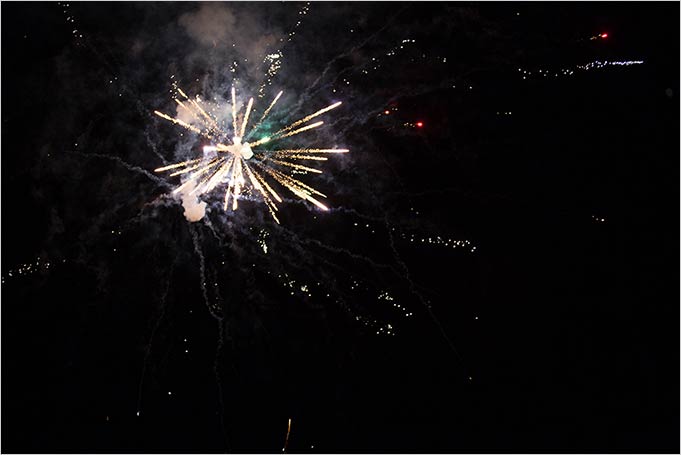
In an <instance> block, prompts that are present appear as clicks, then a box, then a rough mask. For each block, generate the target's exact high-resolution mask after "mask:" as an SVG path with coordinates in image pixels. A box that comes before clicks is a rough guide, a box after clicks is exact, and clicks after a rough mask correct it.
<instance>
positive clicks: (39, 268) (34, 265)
mask: <svg viewBox="0 0 681 455" xmlns="http://www.w3.org/2000/svg"><path fill="white" fill-rule="evenodd" d="M64 262H66V260H64ZM50 265H51V264H50V262H49V261H42V260H41V259H40V258H38V259H36V260H35V262H29V263H27V264H20V265H19V266H18V267H17V268H15V269H11V270H8V271H7V277H8V278H17V277H23V276H29V275H33V274H34V273H38V272H43V271H46V270H49V269H50ZM1 279H2V283H3V284H4V283H5V276H4V275H3V276H2V278H1Z"/></svg>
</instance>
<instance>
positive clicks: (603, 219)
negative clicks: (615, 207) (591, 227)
mask: <svg viewBox="0 0 681 455" xmlns="http://www.w3.org/2000/svg"><path fill="white" fill-rule="evenodd" d="M591 218H592V219H593V220H594V221H596V222H597V223H605V218H599V217H597V216H596V215H592V216H591Z"/></svg>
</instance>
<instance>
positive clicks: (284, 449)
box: [281, 419, 291, 452]
mask: <svg viewBox="0 0 681 455" xmlns="http://www.w3.org/2000/svg"><path fill="white" fill-rule="evenodd" d="M290 434H291V419H288V430H286V440H285V441H284V448H283V449H281V451H282V452H286V448H287V447H288V437H289V435H290Z"/></svg>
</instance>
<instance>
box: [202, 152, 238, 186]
mask: <svg viewBox="0 0 681 455" xmlns="http://www.w3.org/2000/svg"><path fill="white" fill-rule="evenodd" d="M234 159H235V158H234V157H231V158H229V160H227V163H225V164H224V165H223V166H222V167H221V168H220V169H219V170H218V172H217V173H215V175H214V176H213V178H212V179H211V181H209V182H208V184H207V185H206V189H205V190H203V191H202V193H207V192H208V191H211V190H212V189H213V188H215V186H216V185H217V184H218V183H220V180H222V177H223V176H224V175H226V174H228V173H229V170H230V167H231V166H232V164H234Z"/></svg>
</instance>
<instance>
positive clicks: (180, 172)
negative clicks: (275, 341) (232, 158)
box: [170, 158, 217, 177]
mask: <svg viewBox="0 0 681 455" xmlns="http://www.w3.org/2000/svg"><path fill="white" fill-rule="evenodd" d="M216 159H217V158H213V159H212V160H211V161H209V162H208V165H210V164H211V163H213V162H214V161H215V160H216ZM202 164H203V163H199V164H197V165H196V166H192V167H188V168H187V169H182V170H181V171H177V172H173V173H172V174H170V176H171V177H175V176H176V175H180V174H184V173H186V172H191V171H193V170H194V169H198V168H200V167H201V165H202ZM203 169H205V168H202V169H201V170H203Z"/></svg>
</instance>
